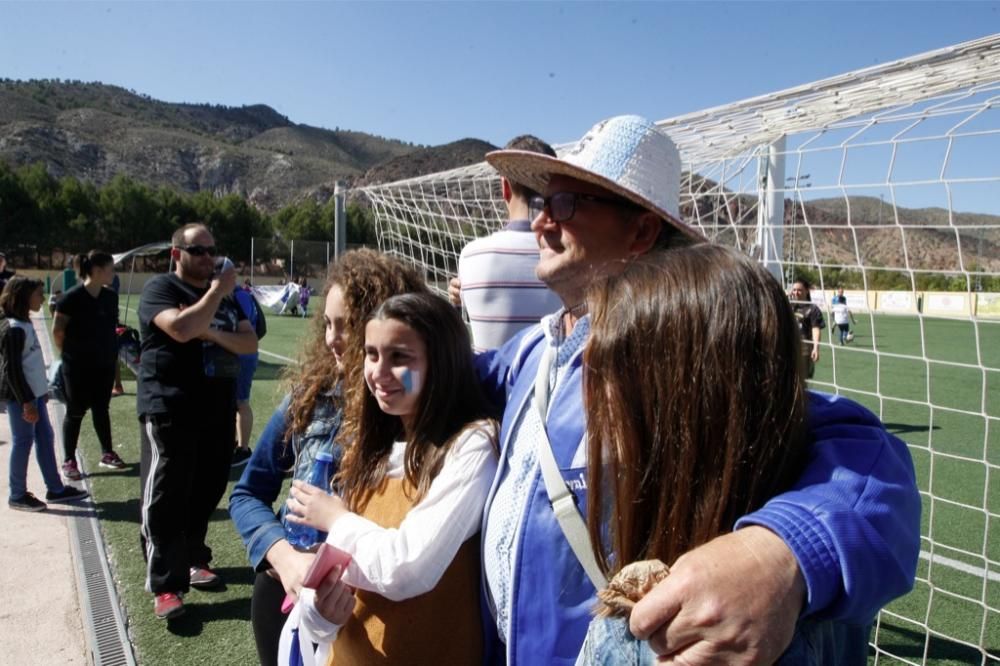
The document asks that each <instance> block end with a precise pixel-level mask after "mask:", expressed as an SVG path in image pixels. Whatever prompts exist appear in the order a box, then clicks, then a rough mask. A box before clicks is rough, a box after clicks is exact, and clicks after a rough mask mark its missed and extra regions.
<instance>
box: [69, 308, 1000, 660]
mask: <svg viewBox="0 0 1000 666" xmlns="http://www.w3.org/2000/svg"><path fill="white" fill-rule="evenodd" d="M268 327H269V330H268V335H267V337H266V338H265V339H264V340H263V341H262V343H261V349H262V350H265V351H269V352H273V353H275V354H279V355H281V356H286V357H291V358H295V357H296V355H297V351H298V340H299V339H300V336H301V335H302V334H303V332H304V331H305V322H303V320H301V319H294V318H290V317H281V318H279V317H270V318H268ZM855 331H856V338H855V341H854V343H852V345H850V346H848V347H844V348H841V347H838V346H834V347H833V348H831V347H829V346H824V347H823V349H822V356H821V359H820V362H819V364H818V366H817V369H816V377H815V379H814V382H813V386H814V387H815V388H817V389H819V390H826V391H832V390H834V389H836V390H837V391H838V392H840V393H843V394H845V395H847V396H849V397H851V398H853V399H856V400H858V401H859V402H861V403H863V404H865V405H866V406H868V407H869V408H870V409H872V410H873V411H874V412H875V413H876V414H879V415H880V416H881V418H882V419H883V420H884V421H885V423H886V426H887V428H888V429H889V430H890V431H891V432H893V433H894V434H896V435H898V436H899V437H901V438H902V439H904V440H905V441H906V442H907V443H908V444H909V445H910V450H911V452H912V454H913V458H914V464H915V467H916V473H917V480H918V483H919V486H920V489H921V492H922V495H923V502H924V511H923V518H922V520H923V525H922V534H923V536H924V540H923V545H922V548H923V550H924V551H930V550H931V548H932V547H933V549H934V554H935V555H936V556H938V557H941V556H943V557H945V558H948V559H950V560H953V561H957V562H960V563H963V564H966V565H969V566H971V567H973V568H976V569H980V570H982V569H986V568H987V566H988V562H992V563H993V564H992V571H993V572H997V570H998V566H997V564H996V563H997V562H1000V519H997V518H995V517H994V518H991V517H989V514H992V515H993V516H996V515H997V514H1000V471H998V469H997V466H1000V371H998V370H985V369H984V368H1000V322H998V323H986V322H980V323H979V324H977V325H976V324H973V323H971V322H968V321H946V320H932V319H925V320H922V321H921V320H920V319H918V318H915V317H893V316H874V317H868V316H859V317H858V325H857V326H856V328H855ZM873 331H874V336H873ZM977 340H978V343H977ZM828 341H829V338H828V336H827V335H824V342H828ZM876 349H877V351H878V354H877V355H876V354H875V353H873V351H874V350H876ZM923 350H926V360H924V353H923ZM909 357H916V358H909ZM261 359H262V362H261V366H260V368H259V369H258V373H257V378H256V379H255V381H254V388H253V394H252V404H253V408H254V414H255V416H256V419H257V422H256V425H255V428H254V430H255V432H256V433H259V432H260V430H261V428H262V427H263V425H264V422H265V420H266V419H267V418H268V417H269V415H270V413H271V412H272V411H273V409H274V407H275V406H276V405H277V403H278V401H279V400H280V398H281V391H280V387H279V386H278V383H279V382H278V380H277V376H278V372H279V370H280V367H281V366H280V365H279V363H280V361H278V360H277V359H275V358H274V357H270V356H267V355H262V357H261ZM965 366H972V367H965ZM134 389H135V384H134V382H126V390H127V392H128V395H126V396H125V397H122V398H116V399H115V400H114V401H112V422H113V426H114V438H115V446H116V448H118V450H119V451H120V453H121V455H122V457H123V458H125V460H126V461H127V462H130V463H134V464H132V465H130V467H129V469H128V470H124V471H120V472H114V471H106V470H99V469H97V467H96V460H97V454H98V446H97V442H96V437H95V435H94V432H93V430H92V428H91V427H90V424H89V420H88V421H87V422H85V425H84V431H83V434H82V436H81V448H82V450H83V451H84V455H86V457H87V461H88V469H91V470H94V471H93V473H92V475H91V482H92V487H93V491H94V495H95V498H96V499H97V508H98V513H99V516H100V518H101V524H102V528H103V530H104V533H105V537H106V540H107V543H108V550H109V553H110V556H111V559H112V562H113V569H114V571H115V575H116V579H117V582H118V587H119V590H120V593H121V595H122V598H123V600H124V603H125V607H126V610H127V612H128V616H129V622H130V630H131V632H132V635H133V638H134V641H135V643H136V646H137V652H138V656H139V659H140V660H141V661H142V663H144V664H168V663H170V664H173V663H198V662H202V663H212V664H223V663H231V664H244V663H254V662H255V659H256V653H255V650H254V646H253V637H252V635H251V630H250V622H249V618H250V594H251V586H252V576H251V572H250V569H249V566H248V565H247V561H246V556H245V552H244V550H243V546H242V543H241V542H240V540H239V537H238V536H237V534H236V532H235V529H234V528H233V526H232V523H231V522H230V520H229V516H228V513H227V512H226V510H225V506H226V501H225V500H224V501H223V502H222V504H221V506H220V508H219V509H218V510H217V511H216V514H215V516H214V518H213V521H212V524H211V526H210V528H209V536H208V542H209V545H210V546H211V547H212V548H213V550H214V553H215V560H214V562H213V566H214V567H216V568H217V570H218V571H220V573H221V574H222V575H223V576H224V577H225V579H226V581H227V587H226V589H225V590H224V591H221V592H212V593H210V592H199V591H192V592H191V593H190V594H189V595H188V597H187V602H188V613H187V614H186V615H185V616H183V617H182V618H179V619H178V620H177V621H175V622H171V623H170V624H169V625H168V624H167V623H165V622H162V621H159V620H156V619H155V618H153V615H152V601H151V596H150V595H149V594H148V593H146V592H145V591H143V589H142V585H143V580H144V564H143V560H142V556H141V554H140V552H139V543H138V541H139V540H138V533H139V527H138V523H139V505H138V499H137V498H138V494H139V479H138V460H139V450H138V441H139V431H138V422H137V420H136V416H135V401H134ZM989 465H992V466H993V467H992V469H991V468H989ZM236 478H237V473H236V472H234V473H233V474H232V475H231V479H230V480H231V481H234V480H235V479H236ZM987 528H988V529H987ZM932 542H933V543H932ZM956 549H957V550H956ZM987 560H988V561H987ZM990 608H993V609H1000V581H992V580H988V579H987V578H986V577H984V576H982V575H981V574H978V575H977V574H975V573H964V572H962V571H960V570H958V569H956V568H955V567H954V566H951V565H949V564H946V563H942V562H941V561H940V560H938V561H936V562H934V563H930V562H928V561H927V560H925V559H922V560H921V561H920V565H919V567H918V581H917V584H916V586H915V588H914V590H913V592H911V593H910V594H909V595H907V596H905V597H903V598H901V599H898V600H896V601H894V602H893V603H891V604H890V605H889V606H888V607H887V612H886V613H883V614H882V615H881V617H880V620H879V624H878V626H877V633H873V637H875V638H876V641H877V646H878V649H879V650H880V654H879V657H878V663H879V664H900V663H906V662H916V663H927V664H933V665H935V666H947V665H952V664H984V663H985V664H993V665H994V666H1000V613H998V612H995V611H991V610H989V609H990ZM928 629H929V631H928ZM984 653H985V654H984ZM925 654H926V662H924V655H925ZM903 660H906V661H903ZM872 661H874V659H873V660H872Z"/></svg>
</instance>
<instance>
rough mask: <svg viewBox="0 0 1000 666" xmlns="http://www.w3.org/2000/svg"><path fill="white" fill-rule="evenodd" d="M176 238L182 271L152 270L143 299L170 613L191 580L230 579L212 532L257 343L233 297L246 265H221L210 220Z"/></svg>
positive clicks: (159, 544)
mask: <svg viewBox="0 0 1000 666" xmlns="http://www.w3.org/2000/svg"><path fill="white" fill-rule="evenodd" d="M171 243H172V247H171V250H170V255H171V259H172V260H173V262H174V265H175V270H174V272H172V273H167V274H165V275H158V276H156V277H154V278H152V279H151V280H149V282H147V283H146V285H145V287H144V288H143V290H142V297H141V298H140V302H139V330H140V336H141V339H142V354H141V357H140V366H139V381H138V391H137V397H136V410H137V412H138V415H139V419H140V423H141V425H142V432H141V435H142V448H141V458H140V466H141V497H142V543H143V552H144V555H145V557H146V561H147V569H146V589H147V590H149V591H150V592H152V593H153V595H154V601H153V612H154V614H155V615H156V617H158V618H161V619H168V618H172V617H175V616H177V615H180V614H181V613H183V612H184V603H183V595H184V593H185V592H186V591H187V590H188V587H189V586H193V587H196V588H210V587H216V586H218V585H219V584H221V579H220V578H219V576H218V575H217V574H216V573H215V572H213V571H212V570H211V569H209V563H210V562H211V559H212V550H211V549H210V548H209V547H208V545H207V544H206V543H205V535H206V532H207V531H208V521H209V518H210V517H211V515H212V512H213V511H214V510H215V507H216V505H217V504H218V502H219V499H221V497H222V495H223V493H224V492H225V489H226V482H227V477H228V475H229V466H230V463H231V461H232V455H233V442H234V441H235V432H234V431H235V428H236V404H235V403H236V378H237V376H238V374H239V359H238V358H237V355H238V354H251V353H253V352H254V351H256V349H257V336H256V335H255V334H254V331H253V329H252V328H251V327H250V323H249V322H248V321H247V320H246V318H245V317H244V316H243V314H242V313H241V312H240V309H239V306H237V305H236V302H235V301H234V300H233V299H232V293H233V288H234V287H235V286H236V269H235V268H234V267H233V266H232V264H229V265H228V266H227V267H225V268H223V269H222V270H221V271H220V272H219V273H218V274H216V272H215V256H216V254H217V253H218V250H217V248H216V246H215V239H214V238H213V237H212V234H211V233H210V232H209V231H208V229H207V228H206V227H205V226H204V225H202V224H188V225H185V226H183V227H181V228H180V229H178V230H177V231H176V232H175V233H174V235H173V237H172V238H171Z"/></svg>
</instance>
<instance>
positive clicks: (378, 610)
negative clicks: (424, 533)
mask: <svg viewBox="0 0 1000 666" xmlns="http://www.w3.org/2000/svg"><path fill="white" fill-rule="evenodd" d="M404 488H405V486H404V481H403V480H402V479H386V480H385V481H384V482H383V485H382V488H380V489H379V491H378V492H376V493H375V494H374V495H373V496H372V498H371V500H370V501H369V502H368V506H367V507H365V509H364V511H362V512H360V515H362V516H364V517H365V518H367V519H368V520H371V521H372V522H374V523H375V524H377V525H379V526H381V527H386V528H395V527H399V525H400V524H401V523H402V522H403V518H404V517H405V516H406V514H407V513H408V512H409V510H410V509H411V508H412V507H413V500H412V499H410V498H409V497H407V495H406V492H405V491H404ZM412 494H413V493H411V495H412ZM479 572H480V567H479V535H478V534H476V535H474V536H473V537H472V538H470V539H469V540H468V541H466V542H465V543H464V544H462V546H461V547H460V548H459V549H458V553H456V554H455V559H453V560H452V562H451V564H450V565H449V566H448V568H447V569H446V570H445V572H444V575H443V576H442V577H441V580H440V581H438V584H437V586H436V587H435V588H434V589H433V590H431V591H430V592H427V593H426V594H421V595H420V596H418V597H413V598H412V599H406V600H404V601H390V600H388V599H386V598H385V597H383V596H381V595H379V594H376V593H375V592H366V591H364V590H358V591H357V598H358V601H357V604H356V605H355V607H354V616H353V617H352V618H351V619H350V620H348V621H347V624H345V625H344V626H343V627H341V629H340V633H339V634H338V635H337V639H336V640H335V641H334V643H333V650H332V655H331V657H330V661H329V665H328V666H365V665H367V664H377V665H380V666H382V665H388V664H393V665H399V664H414V665H415V666H424V665H425V664H447V665H448V666H451V665H454V664H458V665H461V664H470V665H478V664H480V663H482V659H483V635H482V625H481V624H480V607H479Z"/></svg>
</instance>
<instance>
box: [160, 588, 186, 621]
mask: <svg viewBox="0 0 1000 666" xmlns="http://www.w3.org/2000/svg"><path fill="white" fill-rule="evenodd" d="M153 614H154V615H156V617H158V618H159V619H161V620H169V619H170V618H172V617H177V616H178V615H183V614H184V599H183V597H181V595H180V594H174V593H173V592H164V593H163V594H158V595H156V598H155V599H153Z"/></svg>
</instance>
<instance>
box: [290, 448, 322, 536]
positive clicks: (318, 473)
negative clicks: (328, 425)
mask: <svg viewBox="0 0 1000 666" xmlns="http://www.w3.org/2000/svg"><path fill="white" fill-rule="evenodd" d="M332 476H333V455H332V454H331V453H330V452H329V451H320V452H318V453H317V454H316V459H315V460H313V465H312V470H311V472H310V474H309V483H311V484H312V485H314V486H316V487H317V488H322V489H323V490H325V491H326V492H327V493H329V492H330V478H331V477H332ZM285 538H286V539H288V543H290V544H292V545H293V546H294V547H296V548H299V549H301V550H306V549H309V548H312V547H313V546H314V545H316V544H317V543H319V542H320V541H324V540H325V539H326V532H321V531H320V530H317V529H316V528H315V527H310V526H309V525H300V524H298V523H292V522H290V521H286V522H285Z"/></svg>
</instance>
